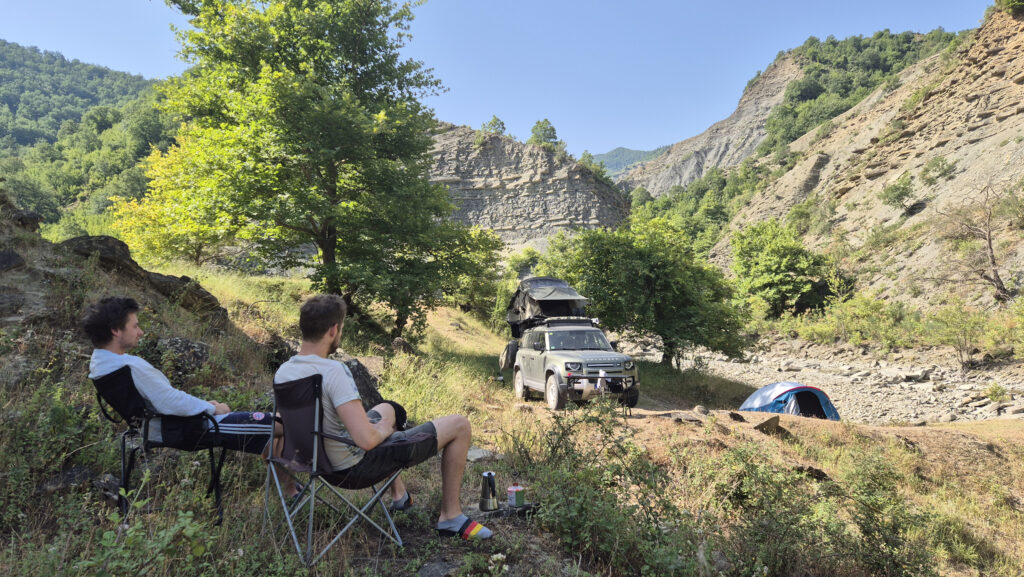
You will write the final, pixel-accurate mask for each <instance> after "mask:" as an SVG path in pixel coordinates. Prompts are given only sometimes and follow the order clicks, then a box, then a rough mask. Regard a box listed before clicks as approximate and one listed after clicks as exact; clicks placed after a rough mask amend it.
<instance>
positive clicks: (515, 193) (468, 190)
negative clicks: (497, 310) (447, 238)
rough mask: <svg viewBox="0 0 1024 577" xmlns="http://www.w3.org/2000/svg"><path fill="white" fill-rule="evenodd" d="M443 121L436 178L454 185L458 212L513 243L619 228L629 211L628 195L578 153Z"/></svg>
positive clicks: (436, 147) (518, 245)
mask: <svg viewBox="0 0 1024 577" xmlns="http://www.w3.org/2000/svg"><path fill="white" fill-rule="evenodd" d="M475 136H476V132H475V131H474V130H473V129H471V128H468V127H465V126H453V125H443V126H442V129H441V132H440V133H439V134H438V135H437V136H436V137H435V138H434V149H433V155H434V165H433V167H432V169H431V180H432V181H434V182H438V183H441V184H445V185H447V186H448V188H449V190H450V191H451V195H452V200H453V201H454V202H455V204H456V205H457V206H458V209H457V210H456V211H455V214H454V215H453V218H455V219H456V220H459V221H462V222H465V223H466V224H470V225H477V226H480V227H481V228H486V229H490V230H493V231H494V232H496V233H497V234H498V236H500V237H501V239H502V240H504V241H505V242H506V243H507V244H508V245H509V247H510V248H513V249H518V248H522V247H524V246H535V247H543V246H545V245H546V240H547V238H549V237H551V236H553V235H554V234H556V233H557V232H559V231H563V230H569V229H572V228H598V227H614V226H616V225H618V224H619V223H620V222H621V221H622V219H623V218H625V216H626V214H627V213H628V210H629V209H628V204H627V201H626V199H625V196H624V195H623V194H622V193H621V192H620V191H619V190H617V189H615V188H614V187H612V186H609V185H607V184H605V183H604V182H601V181H600V180H598V179H597V178H595V177H594V175H593V173H591V172H590V171H589V170H588V169H586V168H584V167H583V166H581V165H580V164H578V163H577V162H576V161H574V160H572V159H571V158H565V159H559V158H558V157H557V155H556V154H554V153H552V152H551V151H548V150H545V149H543V148H541V147H539V146H533V145H529V144H523V143H521V142H518V141H516V140H515V139H513V138H509V137H501V136H496V135H492V136H489V137H488V138H486V139H485V140H484V141H483V143H482V144H481V145H479V146H478V145H476V144H475V143H474V139H475Z"/></svg>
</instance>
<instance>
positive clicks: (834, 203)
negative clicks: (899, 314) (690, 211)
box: [712, 12, 1024, 299]
mask: <svg viewBox="0 0 1024 577" xmlns="http://www.w3.org/2000/svg"><path fill="white" fill-rule="evenodd" d="M900 80H901V86H900V87H899V88H898V89H896V90H893V91H892V92H888V93H886V92H885V91H884V89H879V90H878V91H876V92H875V93H874V94H872V95H871V96H869V97H868V98H866V99H865V100H863V101H862V102H861V103H860V104H858V105H857V106H856V107H854V108H853V109H851V110H849V111H847V112H846V113H845V114H843V115H842V116H840V117H837V118H835V119H833V121H832V129H831V131H830V132H829V133H828V134H827V135H826V136H824V137H823V138H820V139H819V138H817V135H816V134H814V133H809V134H807V135H804V136H803V137H802V138H801V139H799V140H797V141H796V142H795V143H793V145H791V149H793V150H795V151H799V152H801V153H802V155H803V157H802V160H801V161H800V162H799V163H798V164H797V165H796V167H794V168H793V169H792V170H791V171H790V172H789V173H787V174H786V175H784V176H783V177H782V178H780V179H779V180H777V181H776V182H775V183H773V184H772V185H771V186H769V187H768V188H767V189H766V190H765V191H763V192H762V193H761V194H758V195H757V196H756V197H755V198H754V199H753V200H752V201H751V202H750V204H749V205H748V206H747V207H746V208H745V209H744V210H742V211H741V212H740V213H739V214H738V215H737V216H736V217H735V218H734V220H733V222H732V225H731V227H732V230H737V229H740V228H742V227H743V226H745V225H747V224H749V223H751V222H756V221H761V220H766V219H769V218H784V217H785V216H786V215H787V213H789V211H790V209H792V207H793V206H794V205H796V204H798V203H801V202H804V201H806V200H807V199H809V198H810V199H812V202H813V203H814V204H815V205H816V206H818V207H821V208H822V212H823V214H824V215H826V217H827V222H826V223H825V226H824V227H821V228H820V229H818V230H815V231H813V232H812V234H811V235H810V236H809V237H808V241H809V242H810V243H811V245H812V246H815V247H817V248H819V249H823V248H825V247H826V246H827V245H828V246H832V247H833V248H835V247H838V248H839V253H840V254H843V253H846V254H849V253H850V252H852V251H860V254H859V256H857V257H856V258H854V259H847V264H848V265H849V266H850V267H851V268H852V270H853V272H855V273H857V274H858V276H859V281H858V282H859V286H860V288H870V289H874V290H877V291H879V294H880V295H881V296H883V297H885V296H892V297H895V298H909V299H913V298H918V297H921V298H924V299H926V298H927V297H928V295H929V294H930V293H934V292H935V291H944V290H950V289H951V288H955V287H953V286H951V285H950V283H949V282H948V278H949V276H948V274H946V273H944V272H943V271H944V270H946V269H947V268H948V267H947V265H948V264H949V260H950V259H951V258H953V257H954V255H952V253H951V252H950V247H949V246H948V245H946V243H944V241H942V240H941V238H940V236H939V235H938V233H937V231H938V228H937V227H938V226H939V224H940V222H941V219H942V217H943V213H948V212H949V211H950V210H951V209H953V208H956V207H962V206H965V205H968V204H977V202H978V201H979V199H980V198H981V197H982V195H983V194H984V190H985V189H986V187H990V188H991V190H993V191H996V192H1001V191H1005V190H1007V189H1008V188H1009V187H1010V186H1011V185H1013V184H1016V183H1018V182H1019V181H1020V180H1021V178H1022V177H1024V21H1022V20H1020V19H1014V18H1012V17H1010V16H1008V15H1006V14H1003V13H998V12H997V13H994V14H993V15H992V16H991V17H990V18H989V19H988V21H987V22H986V23H985V24H984V25H983V26H982V28H980V29H979V30H978V31H977V32H976V36H975V39H974V41H973V43H971V44H970V45H969V47H968V48H967V49H961V51H960V53H959V54H957V55H956V57H955V58H954V59H953V60H952V61H944V60H943V58H942V57H941V56H935V57H932V58H930V59H928V60H925V61H922V62H920V63H918V64H917V65H915V66H913V67H911V68H909V69H907V70H906V71H905V72H904V74H903V75H902V76H901V79H900ZM940 160H941V161H944V162H945V163H946V164H948V165H951V166H953V167H954V169H953V171H952V174H950V175H949V178H940V179H938V180H937V181H936V182H935V183H934V184H928V183H927V182H926V180H925V179H923V178H922V171H923V169H924V167H925V165H926V164H927V163H928V162H929V161H940ZM904 174H909V175H910V176H911V177H912V181H911V182H912V184H913V195H912V199H911V201H910V203H912V204H914V208H913V210H910V211H904V210H901V209H898V208H892V207H890V206H886V205H885V204H883V203H882V201H881V200H880V199H879V198H878V193H879V192H880V191H881V190H882V189H883V188H884V187H886V186H888V185H890V184H893V183H894V182H896V180H897V179H898V178H900V177H901V176H902V175H904ZM1022 241H1024V232H1022V231H1021V229H1019V228H1015V227H1011V226H1007V225H1000V226H998V229H997V231H996V238H995V243H994V250H995V252H996V254H997V257H998V259H999V261H1000V263H1001V266H1002V267H1003V268H1004V271H1005V272H1006V273H1007V274H1008V275H1009V276H1011V277H1012V275H1013V274H1014V272H1013V271H1021V270H1022V267H1024V242H1022ZM728 242H729V241H728V235H726V237H725V238H723V239H722V241H721V242H720V243H719V244H718V246H716V247H715V249H714V250H713V251H712V256H713V258H714V259H715V260H716V261H717V262H719V263H720V264H722V265H726V264H727V263H728V260H729V256H728V255H729V244H728ZM865 248H868V249H869V250H863V249H865ZM944 279H946V281H944ZM967 280H968V281H969V279H967ZM983 292H985V291H983V290H981V289H979V290H976V291H974V294H975V295H976V294H981V293H983Z"/></svg>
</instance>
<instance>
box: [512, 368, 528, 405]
mask: <svg viewBox="0 0 1024 577" xmlns="http://www.w3.org/2000/svg"><path fill="white" fill-rule="evenodd" d="M512 392H513V393H515V395H516V398H517V399H519V400H520V401H528V400H529V399H530V391H529V389H527V388H526V381H524V380H523V371H520V370H517V371H516V374H515V375H513V376H512Z"/></svg>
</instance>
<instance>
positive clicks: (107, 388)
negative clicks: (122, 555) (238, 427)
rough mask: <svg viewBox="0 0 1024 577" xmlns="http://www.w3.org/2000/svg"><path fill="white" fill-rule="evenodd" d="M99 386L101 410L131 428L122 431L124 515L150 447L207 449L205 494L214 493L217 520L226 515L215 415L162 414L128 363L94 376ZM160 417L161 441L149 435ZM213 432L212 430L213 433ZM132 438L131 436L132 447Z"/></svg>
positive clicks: (121, 502) (120, 498)
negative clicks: (138, 461)
mask: <svg viewBox="0 0 1024 577" xmlns="http://www.w3.org/2000/svg"><path fill="white" fill-rule="evenodd" d="M92 384H93V385H94V386H95V387H96V401H97V403H99V406H100V412H102V413H103V416H104V417H106V418H107V420H109V421H110V422H112V423H121V422H123V423H125V424H127V426H128V428H127V429H125V431H124V432H123V433H121V488H122V489H123V491H122V492H121V493H119V494H118V497H117V502H118V505H119V506H120V508H121V516H122V517H123V516H125V515H127V514H128V499H127V495H128V491H129V489H130V488H131V475H132V469H133V468H134V466H135V457H136V455H137V454H138V452H139V451H142V454H143V456H145V455H146V451H148V450H149V449H157V448H171V449H178V450H180V451H188V452H193V451H201V450H203V449H206V450H208V451H209V455H210V484H209V486H208V487H207V489H206V494H207V495H209V494H210V493H213V495H214V501H215V503H216V505H217V524H218V525H219V524H220V522H221V521H222V520H223V518H224V510H223V508H222V507H221V499H220V470H221V467H223V466H224V456H225V449H224V448H223V447H221V450H220V457H219V458H215V456H214V450H213V449H214V446H213V445H212V443H213V441H214V440H216V439H217V438H218V437H219V436H220V427H219V426H218V424H217V421H216V419H214V418H213V417H211V416H210V415H208V414H206V413H199V414H198V415H192V416H188V417H179V416H175V415H163V414H160V413H157V412H156V411H153V410H152V409H150V408H149V406H148V405H147V404H146V400H145V399H143V398H142V395H141V394H139V391H138V389H136V388H135V381H134V380H132V372H131V367H129V366H127V365H125V366H124V367H121V368H120V369H118V370H116V371H114V372H112V373H110V374H107V375H104V376H102V377H99V378H96V379H93V380H92ZM104 404H107V405H110V407H111V408H113V409H114V411H115V412H116V413H117V415H118V416H120V417H121V419H120V420H119V419H115V418H114V417H112V416H111V415H110V413H108V412H107V409H106V408H105V407H104ZM157 417H159V418H160V429H161V437H162V438H163V440H161V441H153V440H150V438H149V421H150V419H153V418H157ZM211 433H212V434H211ZM129 439H131V440H132V442H131V446H130V447H129Z"/></svg>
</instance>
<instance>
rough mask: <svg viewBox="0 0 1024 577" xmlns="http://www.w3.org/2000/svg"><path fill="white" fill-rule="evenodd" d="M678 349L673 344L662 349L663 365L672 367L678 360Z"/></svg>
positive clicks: (667, 344) (665, 345)
mask: <svg viewBox="0 0 1024 577" xmlns="http://www.w3.org/2000/svg"><path fill="white" fill-rule="evenodd" d="M676 352H677V350H676V347H675V345H673V344H670V343H665V344H664V346H662V348H661V365H663V366H668V367H671V366H672V361H673V360H675V358H676Z"/></svg>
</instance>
